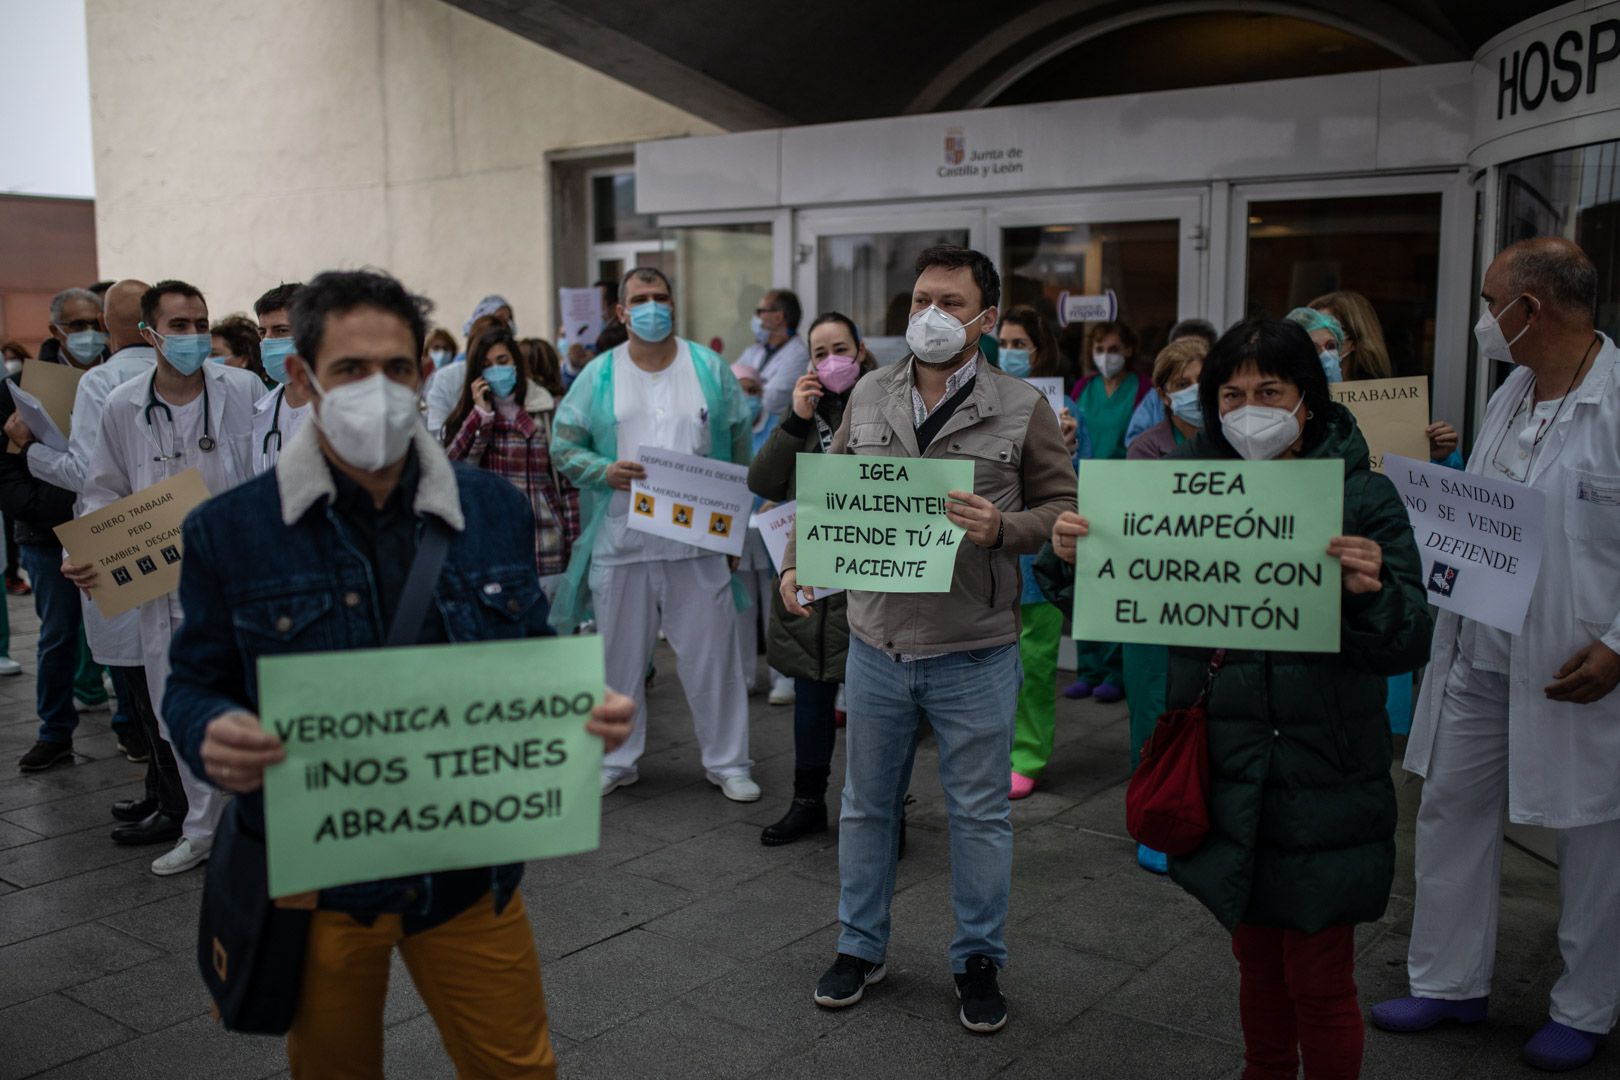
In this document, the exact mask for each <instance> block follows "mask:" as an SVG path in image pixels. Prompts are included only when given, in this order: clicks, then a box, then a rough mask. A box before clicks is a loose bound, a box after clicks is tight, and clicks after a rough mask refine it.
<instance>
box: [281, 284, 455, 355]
mask: <svg viewBox="0 0 1620 1080" xmlns="http://www.w3.org/2000/svg"><path fill="white" fill-rule="evenodd" d="M361 307H366V308H374V309H376V310H377V311H382V312H386V313H387V314H389V315H397V316H399V318H400V319H401V320H403V321H404V323H405V325H407V326H409V327H410V328H411V338H412V340H414V341H415V343H416V354H415V355H416V356H417V358H418V360H420V358H421V356H422V342H423V341H424V340H425V339H426V338H427V317H428V312H430V311H432V310H433V302H432V301H430V300H428V299H426V298H425V297H421V296H416V295H413V294H412V293H411V292H409V291H407V290H406V288H405V286H403V285H401V284H400V283H399V281H398V280H396V279H395V278H393V277H390V276H389V275H387V274H384V273H381V272H379V271H376V270H327V271H325V272H324V273H320V274H317V275H315V279H314V280H313V281H311V282H310V283H309V284H308V285H305V286H304V287H303V288H301V289H299V290H298V293H297V295H295V296H294V297H293V303H292V326H293V344H294V346H296V347H297V349H298V355H299V356H301V357H303V358H304V361H305V362H306V363H308V364H309V366H310V369H311V370H314V367H315V358H316V357H317V356H319V355H320V351H321V339H322V338H323V337H325V336H326V319H327V316H329V315H343V314H346V313H348V312H350V311H353V310H354V309H355V308H361Z"/></svg>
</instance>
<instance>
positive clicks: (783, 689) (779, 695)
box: [770, 679, 795, 705]
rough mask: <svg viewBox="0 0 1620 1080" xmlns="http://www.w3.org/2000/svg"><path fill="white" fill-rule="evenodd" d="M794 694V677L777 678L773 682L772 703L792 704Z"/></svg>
mask: <svg viewBox="0 0 1620 1080" xmlns="http://www.w3.org/2000/svg"><path fill="white" fill-rule="evenodd" d="M794 696H795V695H794V693H793V680H792V679H777V680H776V681H775V682H773V683H771V697H770V701H771V704H772V705H791V704H793V698H794Z"/></svg>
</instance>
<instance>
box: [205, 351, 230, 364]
mask: <svg viewBox="0 0 1620 1080" xmlns="http://www.w3.org/2000/svg"><path fill="white" fill-rule="evenodd" d="M230 360H231V356H230V354H229V353H209V354H208V362H209V363H210V364H228V363H230Z"/></svg>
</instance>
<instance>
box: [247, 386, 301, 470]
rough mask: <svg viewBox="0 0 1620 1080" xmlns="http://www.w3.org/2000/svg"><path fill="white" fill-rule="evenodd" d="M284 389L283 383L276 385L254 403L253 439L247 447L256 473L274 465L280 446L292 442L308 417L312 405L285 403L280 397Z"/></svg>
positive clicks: (278, 455)
mask: <svg viewBox="0 0 1620 1080" xmlns="http://www.w3.org/2000/svg"><path fill="white" fill-rule="evenodd" d="M286 389H287V388H286V387H284V386H278V387H276V388H275V389H274V390H272V391H270V392H269V393H267V394H265V395H264V396H263V397H262V398H260V399H259V401H258V403H257V404H256V405H254V406H253V440H252V442H251V443H250V444H249V447H248V449H249V450H250V451H251V452H252V454H253V471H254V472H255V473H262V472H269V471H270V470H271V469H273V468H275V467H276V459H277V458H279V457H280V456H281V448H282V447H283V446H285V445H287V444H288V443H290V442H292V437H293V436H294V435H296V434H298V429H299V428H301V427H303V426H304V421H305V420H307V419H309V413H310V409H311V408H312V407H313V406H312V405H311V404H310V403H308V402H306V403H305V404H304V405H303V406H301V407H299V408H296V409H295V408H293V407H292V406H291V405H288V404H287V403H286V402H285V401H283V400H282V396H283V394H285V393H286ZM278 403H279V404H280V406H281V408H280V409H279V410H278V409H277V408H276V405H277V404H278ZM278 436H279V437H278Z"/></svg>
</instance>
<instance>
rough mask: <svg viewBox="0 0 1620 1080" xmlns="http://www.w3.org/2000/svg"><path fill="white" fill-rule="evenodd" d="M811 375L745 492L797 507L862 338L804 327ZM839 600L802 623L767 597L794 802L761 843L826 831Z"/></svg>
mask: <svg viewBox="0 0 1620 1080" xmlns="http://www.w3.org/2000/svg"><path fill="white" fill-rule="evenodd" d="M808 341H809V346H810V370H809V371H808V372H806V373H805V374H804V375H803V376H801V377H800V378H799V381H798V382H797V383H796V384H795V385H794V387H793V406H792V408H791V409H789V410H788V412H787V414H786V415H785V416H783V417H782V422H781V423H780V424H778V425H777V426H776V429H775V430H774V431H772V432H771V434H770V437H769V438H767V439H766V440H765V445H763V446H761V447H760V448H759V452H758V453H757V454H755V455H754V461H753V464H751V465H750V466H749V467H748V488H749V490H750V491H752V492H753V493H754V494H755V495H758V496H759V497H760V498H762V499H766V500H768V501H770V502H773V503H779V502H787V501H788V500H789V499H791V498H793V497H794V488H795V484H794V466H795V465H796V464H797V461H798V456H799V455H800V454H819V453H824V452H825V451H826V449H827V447H828V446H829V445H831V443H832V437H833V432H835V431H837V430H838V425H839V423H840V422H841V421H842V420H843V418H844V405H845V404H846V403H847V402H848V401H849V392H850V391H851V390H853V389H854V388H855V383H856V381H857V380H858V379H859V378H860V377H861V376H862V375H864V374H865V373H866V372H868V371H870V370H872V368H873V367H875V366H876V365H874V364H873V362H872V358H871V356H870V354H868V353H867V351H866V347H865V346H864V345H862V344H861V335H860V332H859V331H858V330H857V329H856V328H855V323H854V322H853V321H852V320H851V319H850V318H849V317H848V316H845V315H840V314H838V313H837V312H828V313H826V314H824V315H821V316H818V317H817V319H816V321H815V322H813V323H811V324H810V332H809V337H808ZM845 603H846V601H845V598H844V594H843V593H834V594H833V595H832V596H828V597H825V598H821V599H818V600H816V601H815V603H813V604H811V605H809V607H810V615H809V617H808V618H799V617H797V616H794V615H790V614H788V610H787V608H786V606H785V605H783V603H782V597H781V595H780V594H779V593H778V592H777V591H776V590H772V593H771V606H772V612H771V620H770V627H769V629H768V630H767V632H766V655H767V657H768V658H769V660H770V664H771V667H773V668H775V669H776V670H777V671H780V672H781V673H782V674H784V675H788V676H791V677H792V678H793V751H794V762H793V802H792V804H790V805H789V806H788V811H787V814H786V815H785V816H784V817H783V818H782V820H780V821H778V822H776V823H775V824H774V825H767V826H766V827H765V831H764V832H763V833H761V834H760V842H761V843H764V844H766V845H768V846H775V845H778V844H790V843H792V842H793V841H795V840H797V839H799V838H800V837H801V836H808V835H810V834H811V833H822V832H826V831H827V776H828V773H829V772H830V771H831V767H832V755H833V745H834V743H835V742H836V741H837V737H838V729H837V726H836V723H835V718H834V710H835V703H836V702H837V700H838V688H839V686H840V685H842V683H843V681H844V658H845V655H846V654H847V653H848V652H849V623H848V621H847V619H846V618H845V614H844V611H845Z"/></svg>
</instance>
